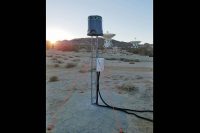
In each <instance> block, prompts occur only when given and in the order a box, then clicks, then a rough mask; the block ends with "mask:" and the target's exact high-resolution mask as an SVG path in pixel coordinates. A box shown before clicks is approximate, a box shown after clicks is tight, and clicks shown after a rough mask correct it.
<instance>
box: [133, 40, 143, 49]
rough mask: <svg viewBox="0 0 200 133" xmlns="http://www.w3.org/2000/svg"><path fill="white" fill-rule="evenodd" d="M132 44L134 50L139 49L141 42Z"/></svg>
mask: <svg viewBox="0 0 200 133" xmlns="http://www.w3.org/2000/svg"><path fill="white" fill-rule="evenodd" d="M130 43H132V45H133V46H132V48H139V47H140V43H141V41H131V42H130Z"/></svg>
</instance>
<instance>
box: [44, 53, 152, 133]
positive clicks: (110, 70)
mask: <svg viewBox="0 0 200 133" xmlns="http://www.w3.org/2000/svg"><path fill="white" fill-rule="evenodd" d="M102 57H104V58H126V59H139V62H137V61H136V62H132V63H130V62H124V61H120V60H112V59H110V60H105V68H104V71H103V72H102V73H101V76H100V90H101V94H102V97H103V98H104V100H105V101H106V102H107V103H109V104H110V105H113V106H117V107H123V108H130V109H140V110H142V109H147V110H153V58H152V57H145V56H139V55H123V54H119V53H118V54H103V55H102ZM90 91H91V90H90V53H89V52H63V51H56V50H47V51H46V132H47V133H119V132H120V130H123V132H125V133H152V132H153V123H152V122H148V121H145V120H142V119H139V118H137V117H135V116H134V115H129V114H125V113H123V112H120V111H116V110H113V109H107V108H103V107H97V106H95V105H91V99H90V97H91V95H90V94H91V93H90ZM100 104H102V102H100ZM137 114H138V115H141V116H144V117H148V118H151V119H153V113H137Z"/></svg>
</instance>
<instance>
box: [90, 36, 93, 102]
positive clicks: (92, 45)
mask: <svg viewBox="0 0 200 133" xmlns="http://www.w3.org/2000/svg"><path fill="white" fill-rule="evenodd" d="M92 41H93V37H91V72H90V73H91V80H90V81H91V104H92V88H93V84H92V83H93V76H92V75H93V74H92V73H93V44H92Z"/></svg>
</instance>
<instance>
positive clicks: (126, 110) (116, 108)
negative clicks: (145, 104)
mask: <svg viewBox="0 0 200 133" xmlns="http://www.w3.org/2000/svg"><path fill="white" fill-rule="evenodd" d="M99 77H100V72H97V93H99V96H100V98H101V100H102V102H103V103H104V104H105V105H106V106H105V105H99V104H98V102H97V105H98V106H101V107H107V108H110V109H115V110H119V111H122V112H125V113H127V114H132V115H135V116H136V117H138V118H141V119H144V120H147V121H150V122H153V120H152V119H149V118H145V117H142V116H139V115H137V114H135V113H133V112H128V111H134V112H153V111H151V110H132V109H125V108H118V107H114V106H110V105H109V104H107V103H106V102H105V101H104V100H103V98H102V96H101V93H100V90H99ZM97 97H98V95H97ZM97 100H98V99H97Z"/></svg>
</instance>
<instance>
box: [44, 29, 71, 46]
mask: <svg viewBox="0 0 200 133" xmlns="http://www.w3.org/2000/svg"><path fill="white" fill-rule="evenodd" d="M65 39H72V35H70V34H69V33H68V32H66V31H65V30H62V29H59V28H47V29H46V40H49V41H50V42H51V43H55V42H56V41H59V40H65Z"/></svg>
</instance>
